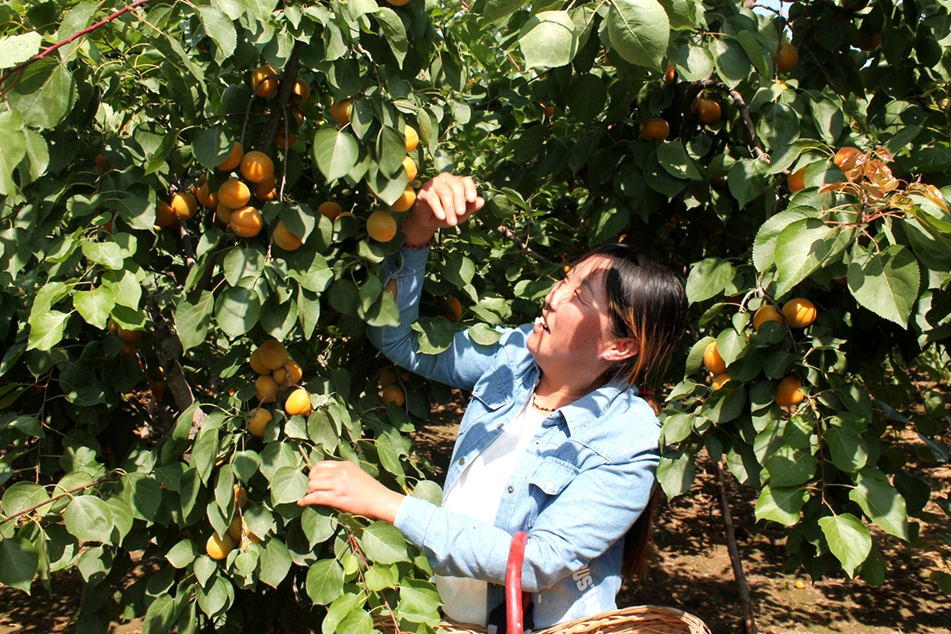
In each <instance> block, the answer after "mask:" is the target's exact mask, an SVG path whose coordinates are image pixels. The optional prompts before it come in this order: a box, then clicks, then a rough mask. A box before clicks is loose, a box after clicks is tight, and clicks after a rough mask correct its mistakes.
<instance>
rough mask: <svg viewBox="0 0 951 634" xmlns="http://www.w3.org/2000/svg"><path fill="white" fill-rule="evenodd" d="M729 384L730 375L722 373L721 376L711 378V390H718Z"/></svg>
mask: <svg viewBox="0 0 951 634" xmlns="http://www.w3.org/2000/svg"><path fill="white" fill-rule="evenodd" d="M729 382H730V375H729V374H727V373H726V372H723V373H722V374H718V375H716V376H715V377H713V383H712V386H713V389H715V390H719V389H720V388H721V387H723V386H724V385H726V384H727V383H729Z"/></svg>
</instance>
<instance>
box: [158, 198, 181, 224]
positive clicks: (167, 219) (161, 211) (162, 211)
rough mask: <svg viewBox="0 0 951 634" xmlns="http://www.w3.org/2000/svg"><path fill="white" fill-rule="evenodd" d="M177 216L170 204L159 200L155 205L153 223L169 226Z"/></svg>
mask: <svg viewBox="0 0 951 634" xmlns="http://www.w3.org/2000/svg"><path fill="white" fill-rule="evenodd" d="M177 218H178V216H176V215H175V212H174V211H172V207H171V205H169V204H168V203H167V202H165V201H164V200H160V201H159V202H158V204H157V205H156V206H155V224H156V225H158V226H159V227H171V226H172V224H173V223H174V222H175V220H176V219H177Z"/></svg>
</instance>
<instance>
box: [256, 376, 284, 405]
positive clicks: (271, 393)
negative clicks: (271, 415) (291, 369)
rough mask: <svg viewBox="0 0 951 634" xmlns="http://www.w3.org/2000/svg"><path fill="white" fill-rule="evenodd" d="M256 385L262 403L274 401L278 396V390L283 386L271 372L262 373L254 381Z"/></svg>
mask: <svg viewBox="0 0 951 634" xmlns="http://www.w3.org/2000/svg"><path fill="white" fill-rule="evenodd" d="M254 387H255V389H256V390H257V397H258V400H259V401H261V402H262V403H273V402H274V399H276V398H277V391H278V390H279V389H280V387H281V386H280V385H278V384H277V381H275V380H274V377H273V376H271V375H270V374H262V375H261V376H259V377H258V378H257V380H256V381H255V382H254Z"/></svg>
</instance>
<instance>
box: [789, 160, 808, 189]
mask: <svg viewBox="0 0 951 634" xmlns="http://www.w3.org/2000/svg"><path fill="white" fill-rule="evenodd" d="M786 186H787V187H789V193H791V194H795V193H796V192H798V191H801V190H803V189H805V188H806V168H805V167H802V168H799V169H798V170H796V171H795V172H793V173H792V174H790V175H789V178H787V179H786Z"/></svg>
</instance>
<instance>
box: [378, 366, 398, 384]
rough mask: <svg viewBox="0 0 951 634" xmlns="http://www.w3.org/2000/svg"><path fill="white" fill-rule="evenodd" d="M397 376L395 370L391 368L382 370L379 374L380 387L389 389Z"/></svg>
mask: <svg viewBox="0 0 951 634" xmlns="http://www.w3.org/2000/svg"><path fill="white" fill-rule="evenodd" d="M397 376H398V374H397V372H396V369H395V368H393V367H386V368H383V372H381V373H380V387H383V388H385V387H389V386H390V385H392V384H393V381H395V380H396V377H397Z"/></svg>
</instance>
